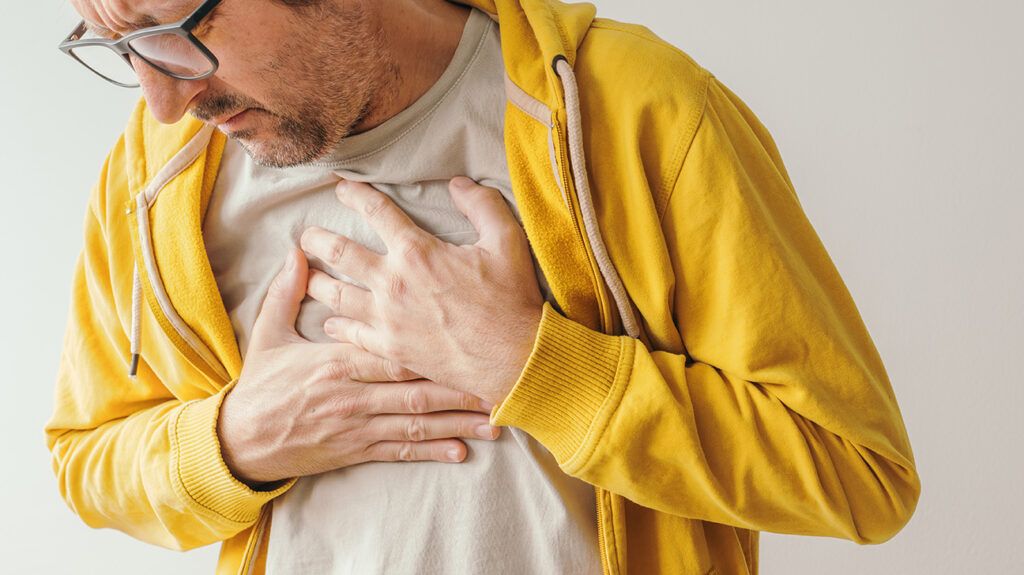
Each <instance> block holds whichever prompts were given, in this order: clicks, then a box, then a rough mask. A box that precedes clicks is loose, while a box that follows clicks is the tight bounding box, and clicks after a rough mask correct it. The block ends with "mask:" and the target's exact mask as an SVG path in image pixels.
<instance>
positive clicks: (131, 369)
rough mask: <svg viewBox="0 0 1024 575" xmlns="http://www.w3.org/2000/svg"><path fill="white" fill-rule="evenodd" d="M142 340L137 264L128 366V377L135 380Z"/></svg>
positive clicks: (139, 283)
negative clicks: (129, 361) (129, 362)
mask: <svg viewBox="0 0 1024 575" xmlns="http://www.w3.org/2000/svg"><path fill="white" fill-rule="evenodd" d="M141 339H142V278H141V277H139V264H135V268H134V270H133V271H132V337H131V348H130V352H131V355H132V357H131V364H130V365H129V366H128V376H129V377H132V378H135V376H136V375H138V373H139V346H140V345H141V344H142V343H141Z"/></svg>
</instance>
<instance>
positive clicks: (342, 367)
mask: <svg viewBox="0 0 1024 575" xmlns="http://www.w3.org/2000/svg"><path fill="white" fill-rule="evenodd" d="M353 372H354V370H353V367H352V364H351V362H350V361H349V360H347V359H332V360H330V361H328V362H326V363H324V364H323V366H321V367H320V374H321V377H322V378H323V379H328V380H339V379H341V380H347V379H349V378H350V377H351V375H352V373H353Z"/></svg>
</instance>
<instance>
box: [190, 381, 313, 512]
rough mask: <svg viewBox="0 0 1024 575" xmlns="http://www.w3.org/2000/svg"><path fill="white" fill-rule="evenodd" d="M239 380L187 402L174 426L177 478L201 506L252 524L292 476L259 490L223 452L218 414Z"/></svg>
mask: <svg viewBox="0 0 1024 575" xmlns="http://www.w3.org/2000/svg"><path fill="white" fill-rule="evenodd" d="M236 383H237V380H235V381H232V382H231V383H229V384H228V385H226V386H225V387H224V389H222V390H221V391H220V393H218V394H217V395H214V396H211V397H208V398H206V399H200V400H196V401H192V402H189V403H187V404H185V406H184V408H183V409H182V411H181V413H180V414H179V415H178V418H177V420H176V421H175V424H174V428H173V429H172V430H171V437H172V440H173V449H174V456H175V457H174V460H175V461H174V464H175V467H176V469H177V473H178V476H177V480H178V481H179V482H180V486H181V487H182V489H183V490H184V492H185V494H186V495H187V496H188V497H190V498H191V499H192V500H193V501H194V502H195V503H196V504H197V505H199V506H200V507H202V508H204V509H206V510H208V511H211V512H213V513H215V514H217V515H220V516H221V517H223V518H225V519H227V520H229V521H235V522H237V523H242V524H249V523H252V522H253V521H256V519H257V518H258V517H259V512H260V508H262V507H263V505H264V504H266V503H267V502H268V501H270V500H272V499H274V498H275V497H277V496H279V495H281V494H282V493H284V492H285V491H287V490H288V489H289V488H291V486H292V485H293V484H294V483H295V481H296V480H295V479H291V480H289V481H287V482H286V483H284V484H283V485H281V486H280V487H278V488H276V489H274V490H273V491H255V490H253V489H251V488H250V487H249V486H248V485H246V484H245V483H242V482H241V481H239V480H238V479H237V478H236V477H235V476H234V475H233V474H232V473H231V470H230V469H228V466H227V464H226V463H225V462H224V458H223V456H222V455H221V452H220V438H219V437H218V436H217V417H218V416H219V415H220V406H221V404H222V403H223V401H224V397H225V396H226V395H227V393H228V392H229V391H230V390H231V388H232V387H233V386H234V385H235V384H236Z"/></svg>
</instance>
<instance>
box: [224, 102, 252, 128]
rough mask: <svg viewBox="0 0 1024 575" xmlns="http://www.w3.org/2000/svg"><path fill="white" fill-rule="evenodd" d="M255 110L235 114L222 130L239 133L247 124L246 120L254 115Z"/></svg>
mask: <svg viewBox="0 0 1024 575" xmlns="http://www.w3.org/2000/svg"><path fill="white" fill-rule="evenodd" d="M252 112H253V110H252V109H251V108H250V109H248V110H245V111H243V112H241V113H238V114H235V115H234V116H232V117H231V119H229V120H228V121H227V122H224V123H223V124H221V125H220V129H221V130H222V131H225V132H234V131H237V130H238V129H239V128H241V127H242V125H243V124H244V123H245V120H246V119H247V118H249V117H250V116H251V115H252Z"/></svg>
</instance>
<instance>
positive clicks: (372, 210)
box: [336, 180, 434, 253]
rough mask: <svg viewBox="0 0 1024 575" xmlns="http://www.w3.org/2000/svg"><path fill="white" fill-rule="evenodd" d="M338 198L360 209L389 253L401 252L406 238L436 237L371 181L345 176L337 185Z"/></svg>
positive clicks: (353, 207)
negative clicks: (345, 178)
mask: <svg viewBox="0 0 1024 575" xmlns="http://www.w3.org/2000/svg"><path fill="white" fill-rule="evenodd" d="M336 191H337V195H338V199H339V200H341V202H342V203H343V204H345V205H346V206H348V207H349V208H352V209H353V210H355V211H357V212H359V213H360V214H362V215H363V217H364V218H365V219H366V223H368V224H370V227H371V228H373V231H375V232H377V235H378V236H380V239H381V241H383V242H384V245H385V246H387V248H388V253H391V252H398V253H401V247H402V246H403V245H404V242H406V241H408V240H410V239H419V240H425V239H432V238H433V237H434V236H432V235H430V234H428V233H427V232H425V231H423V229H421V228H420V227H419V226H417V225H416V223H415V222H413V221H412V219H411V218H410V217H409V216H408V215H407V214H406V213H405V212H403V211H402V209H401V208H399V207H398V205H396V204H395V202H393V201H392V200H391V198H389V197H388V195H387V194H385V193H383V192H381V191H379V190H377V189H376V188H374V187H373V186H371V185H369V184H364V183H362V182H353V181H349V180H342V181H341V182H340V183H339V184H338V187H337V190H336Z"/></svg>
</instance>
